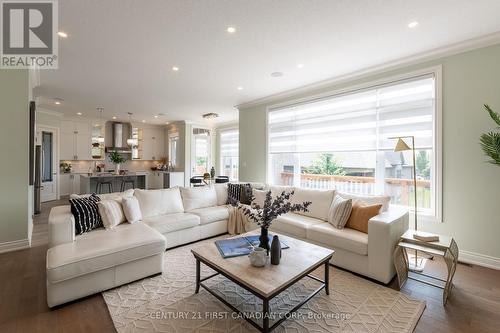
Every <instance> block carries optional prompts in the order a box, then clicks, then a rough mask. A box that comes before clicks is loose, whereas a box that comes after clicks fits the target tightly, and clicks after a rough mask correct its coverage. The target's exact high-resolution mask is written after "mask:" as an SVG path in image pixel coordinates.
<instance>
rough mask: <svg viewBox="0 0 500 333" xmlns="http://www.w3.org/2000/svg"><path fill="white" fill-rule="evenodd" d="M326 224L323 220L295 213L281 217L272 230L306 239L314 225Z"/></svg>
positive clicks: (273, 224) (274, 223)
mask: <svg viewBox="0 0 500 333" xmlns="http://www.w3.org/2000/svg"><path fill="white" fill-rule="evenodd" d="M320 223H324V222H323V221H321V220H318V219H315V218H312V217H307V216H302V215H298V214H294V213H288V214H285V215H281V216H280V217H278V218H277V219H276V220H274V222H273V223H272V225H271V230H273V231H277V232H282V233H284V234H287V235H291V236H295V237H298V238H301V239H306V236H307V229H308V228H309V227H311V226H313V225H316V224H320Z"/></svg>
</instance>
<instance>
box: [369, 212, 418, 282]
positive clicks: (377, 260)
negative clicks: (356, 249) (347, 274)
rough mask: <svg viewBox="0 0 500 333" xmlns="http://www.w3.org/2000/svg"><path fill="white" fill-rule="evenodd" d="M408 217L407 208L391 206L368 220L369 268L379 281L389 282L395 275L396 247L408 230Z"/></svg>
mask: <svg viewBox="0 0 500 333" xmlns="http://www.w3.org/2000/svg"><path fill="white" fill-rule="evenodd" d="M408 219H409V214H408V210H407V209H405V208H402V207H396V206H390V207H389V209H388V210H387V211H386V212H383V213H381V214H379V215H377V216H375V217H373V218H371V219H370V220H369V221H368V261H369V270H370V275H373V277H375V278H377V280H379V281H382V282H384V283H388V282H389V281H390V280H391V279H392V277H393V276H394V273H395V270H394V263H393V253H394V248H395V247H396V245H397V243H398V242H399V239H400V237H401V235H403V234H404V233H405V232H406V230H408Z"/></svg>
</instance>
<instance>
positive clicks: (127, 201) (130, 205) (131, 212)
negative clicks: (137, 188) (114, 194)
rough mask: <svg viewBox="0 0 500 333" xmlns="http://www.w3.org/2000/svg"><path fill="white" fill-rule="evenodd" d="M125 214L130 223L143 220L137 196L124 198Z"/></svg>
mask: <svg viewBox="0 0 500 333" xmlns="http://www.w3.org/2000/svg"><path fill="white" fill-rule="evenodd" d="M122 207H123V214H124V215H125V218H126V219H127V221H128V223H135V222H139V221H141V220H142V211H141V206H140V205H139V200H138V199H137V197H130V198H123V199H122Z"/></svg>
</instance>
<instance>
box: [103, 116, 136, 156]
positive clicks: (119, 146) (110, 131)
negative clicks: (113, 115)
mask: <svg viewBox="0 0 500 333" xmlns="http://www.w3.org/2000/svg"><path fill="white" fill-rule="evenodd" d="M131 134H132V125H131V124H130V123H121V122H114V121H108V122H107V123H106V139H105V141H104V145H105V147H106V152H108V153H109V152H113V151H115V152H117V153H127V154H131V153H132V148H131V147H130V146H129V145H128V144H127V139H130V137H131Z"/></svg>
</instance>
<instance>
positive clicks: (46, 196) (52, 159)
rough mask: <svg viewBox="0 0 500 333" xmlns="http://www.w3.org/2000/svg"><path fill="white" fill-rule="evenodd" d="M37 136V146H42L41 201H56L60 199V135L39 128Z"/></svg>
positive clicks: (55, 131) (51, 130) (47, 129)
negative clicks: (58, 143)
mask: <svg viewBox="0 0 500 333" xmlns="http://www.w3.org/2000/svg"><path fill="white" fill-rule="evenodd" d="M37 136H38V138H37V144H39V145H41V146H42V149H41V155H42V156H41V170H40V171H41V189H40V200H41V201H42V202H46V201H51V200H56V199H57V198H58V172H57V170H58V165H59V158H58V153H57V146H58V145H57V142H58V133H57V130H56V129H53V128H48V127H39V128H38V130H37Z"/></svg>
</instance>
